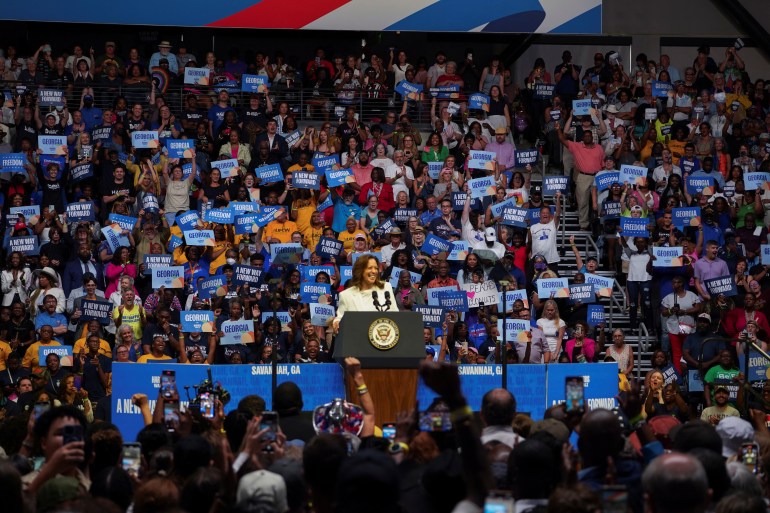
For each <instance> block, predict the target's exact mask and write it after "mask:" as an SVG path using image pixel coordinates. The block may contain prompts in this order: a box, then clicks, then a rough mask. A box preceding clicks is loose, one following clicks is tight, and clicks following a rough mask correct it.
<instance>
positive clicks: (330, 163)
mask: <svg viewBox="0 0 770 513" xmlns="http://www.w3.org/2000/svg"><path fill="white" fill-rule="evenodd" d="M312 164H313V167H314V168H315V170H316V173H326V171H328V170H330V169H339V168H340V157H339V155H337V154H336V153H335V154H333V155H319V156H315V157H313V162H312Z"/></svg>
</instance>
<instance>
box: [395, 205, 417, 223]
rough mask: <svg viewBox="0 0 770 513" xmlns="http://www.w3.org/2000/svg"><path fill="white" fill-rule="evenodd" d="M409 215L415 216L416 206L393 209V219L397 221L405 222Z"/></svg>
mask: <svg viewBox="0 0 770 513" xmlns="http://www.w3.org/2000/svg"><path fill="white" fill-rule="evenodd" d="M410 217H417V209H416V208H397V209H396V210H394V211H393V220H394V221H395V222H397V223H406V222H407V221H409V218H410Z"/></svg>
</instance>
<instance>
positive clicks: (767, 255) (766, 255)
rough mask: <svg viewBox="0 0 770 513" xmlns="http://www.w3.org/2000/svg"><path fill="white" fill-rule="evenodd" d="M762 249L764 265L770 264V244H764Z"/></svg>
mask: <svg viewBox="0 0 770 513" xmlns="http://www.w3.org/2000/svg"><path fill="white" fill-rule="evenodd" d="M760 249H761V251H762V265H770V244H762V245H761V246H760Z"/></svg>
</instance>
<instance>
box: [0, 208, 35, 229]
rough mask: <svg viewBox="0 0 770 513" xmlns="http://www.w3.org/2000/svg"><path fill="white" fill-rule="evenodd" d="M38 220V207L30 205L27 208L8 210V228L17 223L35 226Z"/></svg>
mask: <svg viewBox="0 0 770 513" xmlns="http://www.w3.org/2000/svg"><path fill="white" fill-rule="evenodd" d="M39 219H40V205H30V206H28V207H11V208H10V209H9V210H8V217H7V221H8V226H13V225H15V224H16V223H18V222H19V221H21V222H23V223H24V224H28V225H30V224H37V222H38V220H39Z"/></svg>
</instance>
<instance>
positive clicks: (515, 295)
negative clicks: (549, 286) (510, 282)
mask: <svg viewBox="0 0 770 513" xmlns="http://www.w3.org/2000/svg"><path fill="white" fill-rule="evenodd" d="M519 300H521V302H522V303H524V308H529V298H527V291H526V289H519V290H507V291H505V308H503V293H502V292H498V294H497V310H498V311H500V312H502V311H504V310H505V311H508V312H510V311H511V310H512V309H513V303H514V302H516V301H519Z"/></svg>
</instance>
